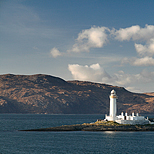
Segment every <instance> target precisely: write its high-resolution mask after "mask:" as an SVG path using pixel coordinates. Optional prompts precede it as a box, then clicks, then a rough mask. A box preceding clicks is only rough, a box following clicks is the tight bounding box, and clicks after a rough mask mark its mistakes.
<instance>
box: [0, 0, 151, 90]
mask: <svg viewBox="0 0 154 154" xmlns="http://www.w3.org/2000/svg"><path fill="white" fill-rule="evenodd" d="M153 8H154V1H153V0H149V1H146V0H140V1H138V0H128V1H127V0H126V1H123V0H117V1H115V0H109V1H106V0H39V1H35V0H1V1H0V23H1V24H0V74H7V73H12V74H28V75H30V74H49V75H53V76H58V77H61V78H63V79H65V80H74V79H75V80H84V81H93V82H100V83H106V84H111V85H115V86H121V87H125V88H126V89H127V90H129V91H133V92H153V91H154V88H153V87H154V9H153Z"/></svg>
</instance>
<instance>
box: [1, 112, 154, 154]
mask: <svg viewBox="0 0 154 154" xmlns="http://www.w3.org/2000/svg"><path fill="white" fill-rule="evenodd" d="M152 117H154V116H152ZM103 118H104V115H41V114H40V115H37V114H0V154H154V132H150V131H149V132H110V131H105V132H84V131H81V132H80V131H74V132H73V131H68V132H26V131H18V130H23V129H33V128H47V127H54V126H61V125H71V124H77V123H78V124H79V123H81V124H82V123H89V122H95V121H96V120H97V119H103Z"/></svg>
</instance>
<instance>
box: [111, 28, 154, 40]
mask: <svg viewBox="0 0 154 154" xmlns="http://www.w3.org/2000/svg"><path fill="white" fill-rule="evenodd" d="M112 34H113V35H115V39H117V40H119V41H125V40H127V41H129V40H130V39H133V40H134V41H135V40H145V41H147V40H150V39H152V38H154V26H153V25H145V28H140V26H139V25H135V26H131V27H128V28H120V29H119V30H114V31H112Z"/></svg>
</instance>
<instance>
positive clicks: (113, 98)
mask: <svg viewBox="0 0 154 154" xmlns="http://www.w3.org/2000/svg"><path fill="white" fill-rule="evenodd" d="M117 98H118V97H117V95H116V92H115V90H112V91H111V95H110V117H113V120H112V121H115V117H116V113H117V103H116V99H117Z"/></svg>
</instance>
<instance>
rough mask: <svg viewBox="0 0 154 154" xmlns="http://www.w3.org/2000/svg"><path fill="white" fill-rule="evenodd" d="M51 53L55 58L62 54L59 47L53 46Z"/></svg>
mask: <svg viewBox="0 0 154 154" xmlns="http://www.w3.org/2000/svg"><path fill="white" fill-rule="evenodd" d="M50 54H51V55H52V56H53V57H54V58H56V57H58V56H61V55H62V54H61V53H60V51H59V50H58V49H57V48H52V49H51V50H50Z"/></svg>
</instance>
